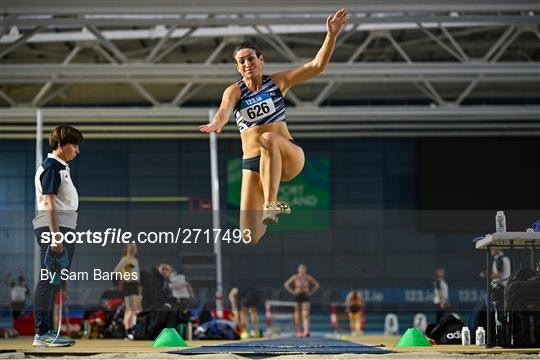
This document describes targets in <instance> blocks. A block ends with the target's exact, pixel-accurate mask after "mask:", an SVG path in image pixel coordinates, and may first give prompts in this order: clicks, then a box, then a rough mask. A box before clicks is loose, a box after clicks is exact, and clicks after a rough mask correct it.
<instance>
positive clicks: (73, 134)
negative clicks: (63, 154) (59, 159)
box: [49, 125, 83, 150]
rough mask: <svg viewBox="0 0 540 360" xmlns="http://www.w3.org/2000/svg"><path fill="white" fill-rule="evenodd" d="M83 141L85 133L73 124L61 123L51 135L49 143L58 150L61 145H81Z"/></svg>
mask: <svg viewBox="0 0 540 360" xmlns="http://www.w3.org/2000/svg"><path fill="white" fill-rule="evenodd" d="M82 142H83V135H82V133H81V132H80V131H79V130H78V129H75V128H74V127H73V126H69V125H60V126H57V127H55V128H54V130H53V131H51V134H50V135H49V145H50V146H51V149H53V150H56V149H57V148H58V147H59V146H64V145H66V144H73V145H80V144H81V143H82Z"/></svg>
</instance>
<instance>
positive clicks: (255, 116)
mask: <svg viewBox="0 0 540 360" xmlns="http://www.w3.org/2000/svg"><path fill="white" fill-rule="evenodd" d="M275 112H276V106H275V105H274V101H273V100H272V98H271V97H270V95H268V94H266V93H263V94H260V95H257V96H254V97H251V98H248V99H244V100H242V101H241V103H240V114H242V118H243V119H244V120H245V121H249V122H254V121H257V120H259V119H262V118H264V117H266V116H268V115H271V114H273V113H275Z"/></svg>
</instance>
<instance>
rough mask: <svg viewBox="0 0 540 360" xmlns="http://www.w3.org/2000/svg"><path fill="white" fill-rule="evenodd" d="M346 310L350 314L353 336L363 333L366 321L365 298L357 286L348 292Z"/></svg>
mask: <svg viewBox="0 0 540 360" xmlns="http://www.w3.org/2000/svg"><path fill="white" fill-rule="evenodd" d="M345 308H346V309H345V310H346V312H347V315H348V316H349V324H350V327H351V335H352V336H360V335H361V334H362V325H363V323H364V298H363V297H362V293H361V292H360V291H358V289H357V288H353V289H352V290H351V291H349V293H348V294H347V298H346V300H345Z"/></svg>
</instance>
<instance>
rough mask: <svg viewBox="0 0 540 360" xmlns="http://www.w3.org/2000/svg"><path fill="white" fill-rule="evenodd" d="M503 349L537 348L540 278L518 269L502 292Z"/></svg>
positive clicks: (538, 344)
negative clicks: (504, 338) (504, 329)
mask: <svg viewBox="0 0 540 360" xmlns="http://www.w3.org/2000/svg"><path fill="white" fill-rule="evenodd" d="M504 310H505V316H506V317H505V325H506V341H505V344H502V345H503V346H507V347H540V277H538V275H537V274H536V273H535V272H534V271H533V270H531V269H522V270H519V271H517V272H516V273H514V274H513V275H512V276H511V277H510V278H509V279H508V284H507V286H506V290H505V292H504Z"/></svg>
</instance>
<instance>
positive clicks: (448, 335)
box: [426, 314, 465, 345]
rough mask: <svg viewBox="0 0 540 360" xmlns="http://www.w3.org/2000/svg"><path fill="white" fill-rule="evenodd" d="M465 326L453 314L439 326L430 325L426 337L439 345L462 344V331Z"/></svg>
mask: <svg viewBox="0 0 540 360" xmlns="http://www.w3.org/2000/svg"><path fill="white" fill-rule="evenodd" d="M463 326H465V324H464V323H463V321H461V320H459V319H458V318H457V317H455V316H454V315H452V314H447V315H445V316H443V317H442V318H441V320H440V321H439V323H438V324H429V325H428V326H427V328H426V335H427V337H429V338H430V339H433V340H435V342H436V343H437V344H439V345H448V344H461V329H462V328H463Z"/></svg>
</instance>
